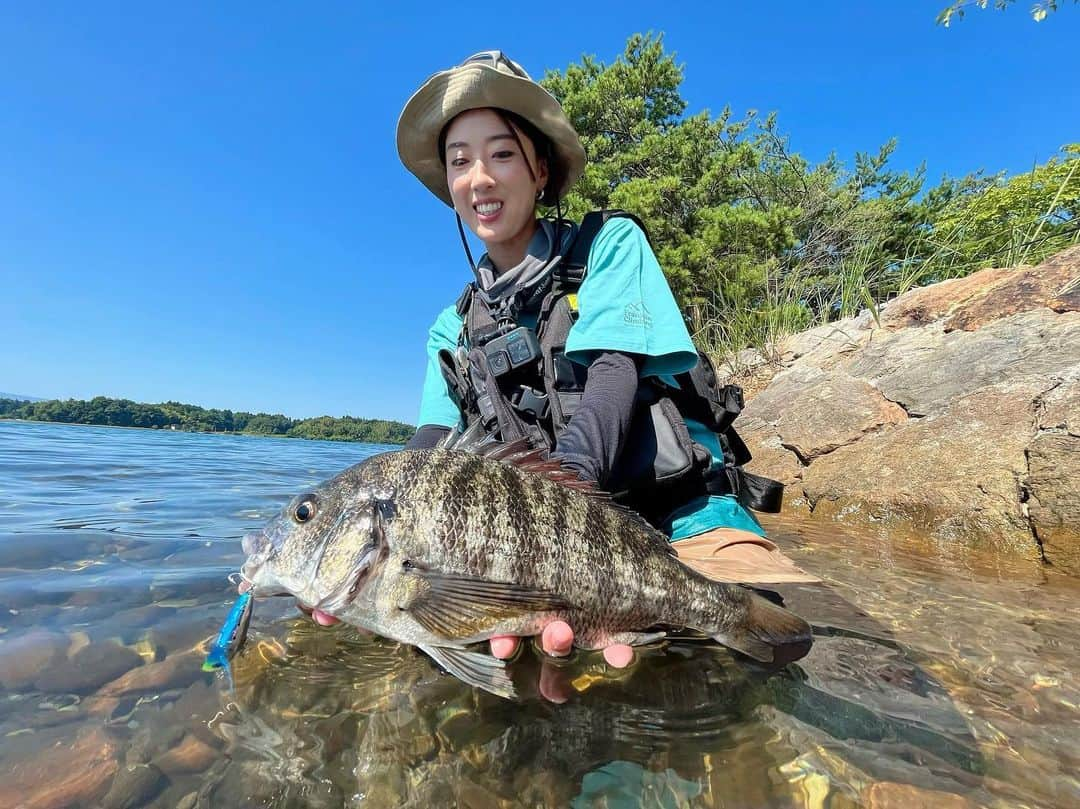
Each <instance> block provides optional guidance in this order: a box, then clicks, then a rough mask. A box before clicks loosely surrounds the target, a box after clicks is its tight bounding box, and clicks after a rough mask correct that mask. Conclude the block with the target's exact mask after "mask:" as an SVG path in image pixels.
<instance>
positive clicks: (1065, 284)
mask: <svg viewBox="0 0 1080 809" xmlns="http://www.w3.org/2000/svg"><path fill="white" fill-rule="evenodd" d="M769 354H770V356H771V357H772V358H773V360H774V362H773V364H772V366H771V367H770V369H769V374H771V376H772V378H771V381H769V383H768V385H767V386H765V387H764V388H763V389H762V390H761V391H760V392H758V393H757V394H756V396H755V397H754V398H753V399H752V400H751V401H750V403H749V404H748V405H747V408H746V410H745V411H744V412H743V414H742V415H741V416H740V418H739V421H738V424H737V426H738V429H739V433H740V435H741V436H742V437H743V439H744V440H745V441H746V442H747V444H748V446H749V447H750V450H751V452H752V453H753V455H754V460H753V461H752V462H751V464H750V469H751V470H752V471H755V472H758V473H759V474H765V475H768V476H770V477H773V478H776V479H778V480H782V481H784V482H785V483H787V484H788V493H787V500H788V502H789V503H795V504H800V503H805V504H807V505H809V507H810V508H811V510H812V511H813V513H814V514H815V515H816V516H819V517H827V518H833V519H842V520H844V521H847V522H858V521H871V522H875V523H882V522H884V523H886V524H888V523H901V524H906V525H907V526H908V527H909V528H911V527H914V528H917V529H920V530H923V531H926V532H927V533H929V534H930V535H932V536H934V537H936V538H938V539H941V540H945V541H957V542H978V543H984V544H985V543H988V544H992V545H993V546H995V547H998V548H1001V549H1002V550H1006V549H1007V550H1010V551H1017V552H1020V553H1022V554H1024V555H1028V556H1032V557H1038V556H1040V555H1044V556H1045V558H1046V559H1047V560H1048V561H1050V562H1051V563H1053V564H1056V565H1059V566H1060V567H1062V568H1064V569H1068V570H1073V571H1076V572H1077V573H1080V247H1075V248H1071V249H1069V250H1066V251H1064V252H1062V253H1060V254H1058V255H1057V256H1055V257H1054V258H1052V259H1050V260H1048V261H1046V262H1044V263H1043V264H1041V265H1039V266H1038V267H1023V268H1019V269H1015V270H1013V269H991V270H983V271H981V272H978V273H974V274H973V275H970V276H968V277H966V278H961V279H956V280H951V281H945V282H942V283H940V284H935V285H933V286H929V287H925V288H922V289H915V290H912V291H910V292H908V293H906V294H905V295H902V296H900V297H899V298H897V299H896V300H894V301H892V302H890V303H889V304H888V305H887V306H885V307H884V308H883V309H882V311H881V312H880V317H879V319H878V320H875V319H874V318H873V317H872V316H871V315H870V313H868V312H864V313H862V314H861V315H860V316H859V317H857V318H847V319H845V320H842V321H839V322H837V323H832V324H827V325H825V326H819V327H817V328H815V329H811V330H809V331H807V332H803V333H802V334H799V335H795V336H793V337H791V338H788V339H787V340H785V341H783V342H781V343H780V344H779V345H778V346H775V347H774V349H773V350H772V351H770V352H769ZM777 358H778V360H777Z"/></svg>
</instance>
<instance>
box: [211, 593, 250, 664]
mask: <svg viewBox="0 0 1080 809" xmlns="http://www.w3.org/2000/svg"><path fill="white" fill-rule="evenodd" d="M253 603H254V601H253V599H252V594H251V590H248V591H247V592H246V593H241V594H240V595H239V597H237V599H236V602H235V603H234V604H233V606H232V609H231V610H229V617H228V618H226V619H225V623H224V625H223V626H222V627H221V631H220V632H218V636H217V638H215V639H214V643H213V645H212V646H211V647H210V651H209V653H208V654H207V655H206V660H205V661H204V662H203V664H202V667H203V671H217V670H218V669H222V668H226V667H228V665H229V661H230V660H232V659H233V657H234V656H235V655H236V653H237V652H238V651H240V647H241V646H243V645H244V640H245V638H247V631H248V624H249V623H250V622H251V605H252V604H253Z"/></svg>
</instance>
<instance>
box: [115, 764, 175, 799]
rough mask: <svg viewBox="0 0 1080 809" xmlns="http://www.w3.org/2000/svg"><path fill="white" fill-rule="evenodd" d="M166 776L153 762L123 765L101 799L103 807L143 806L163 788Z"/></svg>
mask: <svg viewBox="0 0 1080 809" xmlns="http://www.w3.org/2000/svg"><path fill="white" fill-rule="evenodd" d="M164 781H165V776H164V775H162V773H161V770H159V769H158V768H157V767H155V766H154V765H153V764H136V765H134V766H127V765H125V766H123V767H121V768H120V771H119V772H117V773H116V778H114V779H113V782H112V786H111V787H109V791H108V792H106V793H105V797H104V798H102V799H101V805H102V808H103V809H134V808H135V807H136V806H143V805H144V804H145V803H146V802H147V801H148V800H150V799H151V798H153V797H154V796H155V795H156V794H157V793H158V790H160V789H161V787H162V786H163V784H164Z"/></svg>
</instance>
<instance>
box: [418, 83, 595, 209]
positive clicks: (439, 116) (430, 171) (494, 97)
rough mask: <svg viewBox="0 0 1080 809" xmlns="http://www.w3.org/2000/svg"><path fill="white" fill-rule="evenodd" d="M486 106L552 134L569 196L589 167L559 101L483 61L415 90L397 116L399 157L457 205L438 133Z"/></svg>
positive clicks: (434, 191) (449, 202)
mask: <svg viewBox="0 0 1080 809" xmlns="http://www.w3.org/2000/svg"><path fill="white" fill-rule="evenodd" d="M483 107H495V108H498V109H504V110H509V111H510V112H513V113H516V114H518V115H520V116H521V117H522V118H524V119H525V120H527V121H529V122H530V123H532V124H533V126H535V127H536V128H537V129H539V130H540V131H541V132H543V133H544V134H545V135H547V136H548V137H549V138H550V139H551V143H552V147H553V149H554V151H555V159H556V160H558V161H560V163H561V168H562V169H563V173H562V177H563V181H562V184H561V187H560V188H559V189H558V196H559V197H560V198H562V197H563V196H565V194H566V192H567V191H569V190H570V187H571V186H572V185H573V184H574V183H575V182H576V181H577V179H578V178H579V177H580V176H581V173H582V172H583V171H584V170H585V149H584V148H583V147H582V145H581V140H580V139H579V138H578V135H577V132H575V131H574V128H573V126H571V125H570V121H569V120H568V119H567V117H566V114H565V113H564V112H563V110H562V107H560V106H559V102H558V101H556V100H555V98H554V97H553V96H552V95H551V94H550V93H548V92H547V90H545V89H544V88H543V87H541V86H540V85H539V84H536V83H535V82H533V81H531V80H530V79H526V78H521V77H519V76H514V75H510V74H508V73H503V72H501V71H499V70H496V69H494V68H492V67H488V66H486V65H482V64H467V65H463V66H460V67H456V68H453V69H452V70H445V71H443V72H441V73H436V74H435V75H434V76H432V77H431V78H430V79H428V80H427V81H426V82H424V85H423V86H422V87H421V88H420V89H419V90H417V91H416V92H415V93H414V94H413V97H412V98H410V99H409V101H408V103H407V104H406V105H405V109H403V110H402V112H401V117H400V118H399V119H398V125H397V147H398V155H399V156H400V157H401V162H402V163H404V164H405V167H406V168H407V169H408V170H409V171H411V172H412V173H413V174H414V175H416V177H417V179H419V180H420V182H422V183H423V184H424V185H425V186H427V188H428V190H429V191H431V193H432V194H434V195H435V196H436V197H438V198H439V199H441V200H442V201H443V202H445V203H446V204H447V205H449V206H450V207H451V208H452V207H454V201H453V198H452V197H451V196H450V189H449V188H448V187H447V184H446V165H445V163H444V162H443V160H442V159H441V157H440V155H439V135H440V134H441V133H442V131H443V128H444V127H445V126H446V124H447V123H449V122H450V121H451V120H453V119H454V118H455V117H456V116H458V115H460V114H461V113H463V112H466V111H467V110H475V109H480V108H483Z"/></svg>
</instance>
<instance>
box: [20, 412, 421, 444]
mask: <svg viewBox="0 0 1080 809" xmlns="http://www.w3.org/2000/svg"><path fill="white" fill-rule="evenodd" d="M4 422H11V423H14V424H56V425H58V426H61V427H105V428H107V429H109V430H136V431H138V432H147V433H185V434H187V435H233V436H241V437H243V438H286V439H289V440H290V441H293V440H296V441H333V442H335V443H337V444H375V445H380V446H387V447H400V446H403V445H404V443H405V442H401V443H397V442H393V441H365V440H363V439H360V438H311V437H308V436H302V435H274V434H271V433H242V432H237V431H236V430H231V431H225V430H216V431H215V430H185V429H182V428H180V427H177V428H176V429H175V430H174V429H171V428H169V427H132V426H130V425H123V424H88V423H86V422H84V421H47V420H45V419H20V418H13V417H11V416H0V424H2V423H4Z"/></svg>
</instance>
